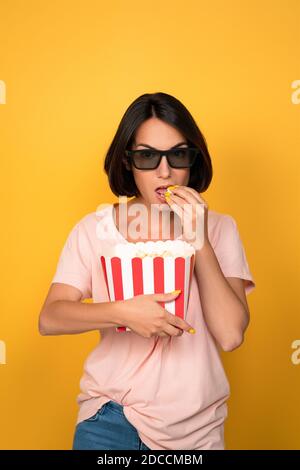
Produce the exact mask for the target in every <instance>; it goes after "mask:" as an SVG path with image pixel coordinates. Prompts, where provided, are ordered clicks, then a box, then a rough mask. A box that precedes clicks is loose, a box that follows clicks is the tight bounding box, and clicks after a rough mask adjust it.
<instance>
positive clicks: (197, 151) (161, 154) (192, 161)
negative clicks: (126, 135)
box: [125, 147, 201, 171]
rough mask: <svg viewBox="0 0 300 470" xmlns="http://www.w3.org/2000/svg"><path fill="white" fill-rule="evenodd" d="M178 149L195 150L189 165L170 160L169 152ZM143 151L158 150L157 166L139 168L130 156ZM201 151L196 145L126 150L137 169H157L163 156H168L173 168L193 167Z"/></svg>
mask: <svg viewBox="0 0 300 470" xmlns="http://www.w3.org/2000/svg"><path fill="white" fill-rule="evenodd" d="M176 150H192V151H193V152H194V154H193V155H192V158H191V161H190V164H189V165H185V166H173V165H171V162H170V158H169V154H170V153H172V152H174V151H176ZM143 151H149V152H156V153H159V159H158V161H157V164H156V166H155V167H151V168H139V167H138V166H137V165H136V164H135V161H134V158H130V157H132V156H134V154H136V153H140V152H143ZM200 154H201V152H200V150H199V149H198V148H196V147H178V148H173V149H170V150H157V149H148V148H146V149H139V150H125V155H126V157H127V160H131V161H132V163H133V166H134V167H135V168H136V169H137V170H143V171H144V170H145V171H147V170H155V169H156V168H157V167H158V166H159V164H160V162H161V159H162V157H163V156H166V157H167V161H168V165H169V166H170V167H171V168H175V169H183V168H191V167H192V166H193V164H194V163H195V159H196V157H197V156H198V155H200Z"/></svg>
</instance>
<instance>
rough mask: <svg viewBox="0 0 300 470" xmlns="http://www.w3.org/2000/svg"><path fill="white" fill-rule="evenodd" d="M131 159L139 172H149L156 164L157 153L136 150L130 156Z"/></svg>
mask: <svg viewBox="0 0 300 470" xmlns="http://www.w3.org/2000/svg"><path fill="white" fill-rule="evenodd" d="M132 158H133V161H134V165H135V166H136V168H138V169H139V170H151V169H153V168H155V167H156V165H157V163H158V160H159V153H157V152H154V151H152V150H137V151H135V152H134V153H133V154H132Z"/></svg>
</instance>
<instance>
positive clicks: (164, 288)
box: [101, 240, 195, 331]
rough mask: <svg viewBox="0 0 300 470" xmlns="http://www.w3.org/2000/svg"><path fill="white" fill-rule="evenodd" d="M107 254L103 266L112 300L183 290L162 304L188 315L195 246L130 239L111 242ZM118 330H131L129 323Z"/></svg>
mask: <svg viewBox="0 0 300 470" xmlns="http://www.w3.org/2000/svg"><path fill="white" fill-rule="evenodd" d="M104 253H105V254H104V255H102V256H101V265H102V269H103V273H104V278H105V281H106V286H107V290H108V294H109V298H110V300H111V301H115V300H126V299H130V298H132V297H134V296H136V295H140V294H154V293H163V292H164V293H167V292H171V291H173V290H176V289H180V290H181V293H180V294H179V295H178V296H177V298H176V299H174V300H173V301H171V302H166V303H165V302H160V304H161V305H162V306H163V307H164V308H165V309H166V310H168V311H169V312H170V313H173V314H174V315H178V316H180V317H181V318H185V315H186V311H187V306H188V299H189V292H190V285H191V278H192V274H193V270H194V262H195V248H194V247H193V246H192V245H190V244H189V243H187V242H186V241H184V240H166V241H161V240H159V241H155V242H153V241H148V242H138V243H129V242H127V243H126V244H125V243H119V244H117V245H108V246H107V248H106V249H104ZM164 304H165V305H164ZM116 329H117V331H125V330H126V331H130V328H128V327H125V326H124V327H122V326H119V327H117V328H116Z"/></svg>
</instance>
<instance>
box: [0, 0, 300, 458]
mask: <svg viewBox="0 0 300 470" xmlns="http://www.w3.org/2000/svg"><path fill="white" fill-rule="evenodd" d="M299 17H300V3H299V1H298V0H287V1H285V2H283V1H282V0H281V1H274V0H272V1H266V0H256V1H250V0H248V1H238V0H236V1H232V0H231V1H225V0H224V1H214V0H212V1H207V2H204V1H190V0H187V1H185V2H181V1H175V2H174V0H171V1H161V0H159V1H156V0H152V1H151V2H141V1H115V0H111V1H110V2H104V1H90V0H86V1H81V2H78V1H77V2H76V1H75V2H74V1H61V0H60V1H58V0H55V1H51V2H46V1H43V2H41V1H26V2H25V1H14V0H2V1H1V15H0V80H3V81H4V82H5V83H6V87H7V95H6V104H4V105H0V133H1V134H0V154H1V172H0V174H1V185H0V187H1V219H2V230H1V235H0V236H1V240H0V241H1V255H2V258H1V259H2V269H1V288H2V289H1V290H2V298H1V319H0V340H3V341H5V343H6V347H7V363H6V364H5V365H0V380H1V387H0V417H1V424H0V447H1V448H2V449H4V448H7V449H16V448H23V449H34V448H35V449H55V448H57V449H69V448H71V444H72V438H73V432H74V425H75V419H76V415H77V404H76V396H77V393H78V391H79V379H80V377H81V373H82V366H83V362H84V360H85V358H86V357H87V355H88V353H89V352H90V351H91V350H92V348H93V347H94V346H95V345H96V343H97V339H98V334H97V332H90V333H86V334H82V335H65V336H57V337H42V336H40V335H39V332H38V315H39V312H40V308H41V305H42V303H43V301H44V298H45V296H46V294H47V291H48V288H49V286H50V282H51V279H52V277H53V276H54V272H55V268H56V263H57V261H58V257H59V254H60V251H61V249H62V246H63V244H64V242H65V239H66V237H67V235H68V233H69V231H70V230H71V228H72V227H73V226H74V224H75V223H76V222H77V221H78V220H79V219H80V218H81V217H83V216H84V215H85V214H87V213H89V212H92V211H94V210H95V209H96V207H97V205H98V204H100V203H102V202H112V201H116V200H117V198H116V197H115V196H113V195H112V193H111V192H110V189H109V186H108V183H107V179H106V175H105V174H104V172H103V170H102V166H103V158H104V155H105V152H106V150H107V149H108V146H109V144H110V142H111V140H112V138H113V136H114V133H115V132H116V129H117V126H118V124H119V122H120V119H121V117H122V116H123V114H124V112H125V110H126V108H127V107H128V105H129V104H130V103H131V102H132V101H133V100H134V99H135V98H137V97H138V96H139V95H141V94H143V93H149V92H156V91H163V92H166V93H170V94H173V95H174V96H176V97H177V98H178V99H180V100H181V101H182V102H183V103H184V104H185V105H186V106H187V108H188V109H189V110H190V112H191V113H192V115H193V116H194V117H195V119H196V121H197V123H198V125H199V127H200V129H201V130H202V131H203V133H204V135H205V137H206V139H207V142H208V146H209V150H210V152H211V156H212V161H213V167H214V177H213V181H212V184H211V187H210V188H209V189H208V191H207V192H206V193H204V197H205V199H206V200H207V201H208V203H209V204H210V208H211V209H214V210H216V211H218V212H222V213H228V214H231V215H232V216H233V217H234V218H235V219H236V221H237V223H238V228H239V231H240V235H241V238H242V241H243V243H244V247H245V250H246V254H247V258H248V262H249V266H250V270H251V272H252V274H253V276H254V278H255V281H256V283H257V287H256V289H255V290H254V291H253V293H252V294H250V295H249V297H248V302H249V306H250V310H251V315H252V321H251V325H250V326H249V329H248V331H247V334H246V340H245V343H244V344H243V345H242V347H241V348H239V349H237V350H236V351H234V352H231V353H224V354H223V357H224V364H225V367H226V371H227V374H228V377H229V380H230V382H231V393H232V395H231V398H230V400H229V403H228V404H229V417H228V420H227V421H226V427H225V437H226V444H227V448H228V449H241V448H244V449H263V448H270V449H280V448H282V449H291V448H300V437H299V423H300V407H299V393H300V364H299V365H295V364H293V363H292V361H291V354H292V351H293V350H292V348H291V344H292V342H293V341H294V340H296V339H300V319H299V318H300V316H299V239H300V233H299V232H300V230H299V186H300V184H299V183H300V181H299V172H300V159H299V144H300V126H299V123H300V104H299V105H297V104H293V103H292V99H291V95H292V92H293V90H292V88H291V84H292V82H293V81H294V80H297V79H298V80H299V79H300V61H299V44H300V30H299Z"/></svg>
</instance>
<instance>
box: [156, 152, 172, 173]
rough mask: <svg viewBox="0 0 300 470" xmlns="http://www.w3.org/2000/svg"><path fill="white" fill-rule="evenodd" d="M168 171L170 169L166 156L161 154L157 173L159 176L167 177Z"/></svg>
mask: <svg viewBox="0 0 300 470" xmlns="http://www.w3.org/2000/svg"><path fill="white" fill-rule="evenodd" d="M170 171H171V169H170V167H169V164H168V160H167V157H166V156H165V155H163V156H162V157H161V161H160V163H159V165H158V167H157V173H158V175H160V176H163V177H167V176H168V175H169V174H170Z"/></svg>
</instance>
